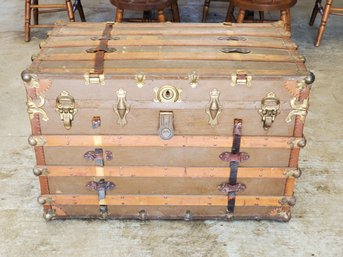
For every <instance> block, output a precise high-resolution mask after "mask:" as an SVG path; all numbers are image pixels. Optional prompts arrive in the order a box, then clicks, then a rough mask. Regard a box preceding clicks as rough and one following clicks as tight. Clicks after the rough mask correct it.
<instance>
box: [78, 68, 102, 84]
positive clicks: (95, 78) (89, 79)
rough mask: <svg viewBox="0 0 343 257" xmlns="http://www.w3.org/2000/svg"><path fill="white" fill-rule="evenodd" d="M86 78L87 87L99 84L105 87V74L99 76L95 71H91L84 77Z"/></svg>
mask: <svg viewBox="0 0 343 257" xmlns="http://www.w3.org/2000/svg"><path fill="white" fill-rule="evenodd" d="M83 77H84V78H85V85H89V84H99V85H101V86H103V85H105V74H99V73H96V72H94V71H90V72H88V73H85V74H84V75H83Z"/></svg>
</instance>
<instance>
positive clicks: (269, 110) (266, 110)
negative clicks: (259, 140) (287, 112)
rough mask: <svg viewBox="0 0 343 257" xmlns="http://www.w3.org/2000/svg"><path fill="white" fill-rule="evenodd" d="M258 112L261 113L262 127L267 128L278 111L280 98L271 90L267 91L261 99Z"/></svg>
mask: <svg viewBox="0 0 343 257" xmlns="http://www.w3.org/2000/svg"><path fill="white" fill-rule="evenodd" d="M258 113H259V114H260V115H261V118H262V120H261V121H262V123H263V128H264V129H265V130H268V129H269V128H270V127H271V126H272V124H273V122H274V120H275V118H276V116H277V115H278V114H279V113H280V99H279V98H278V97H276V95H275V94H274V93H273V92H270V93H268V94H267V96H266V97H264V98H263V99H262V100H261V109H259V110H258Z"/></svg>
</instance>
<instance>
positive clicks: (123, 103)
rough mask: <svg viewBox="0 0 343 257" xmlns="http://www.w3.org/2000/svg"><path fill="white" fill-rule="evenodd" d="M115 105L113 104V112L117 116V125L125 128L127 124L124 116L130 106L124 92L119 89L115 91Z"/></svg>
mask: <svg viewBox="0 0 343 257" xmlns="http://www.w3.org/2000/svg"><path fill="white" fill-rule="evenodd" d="M117 99H118V100H117V103H116V104H114V106H113V110H114V112H115V113H116V114H117V115H118V121H117V124H118V125H120V126H122V127H123V126H125V125H126V123H127V120H126V116H127V114H128V113H129V111H130V105H129V103H128V102H127V100H126V91H125V90H124V89H122V88H120V89H119V90H118V91H117Z"/></svg>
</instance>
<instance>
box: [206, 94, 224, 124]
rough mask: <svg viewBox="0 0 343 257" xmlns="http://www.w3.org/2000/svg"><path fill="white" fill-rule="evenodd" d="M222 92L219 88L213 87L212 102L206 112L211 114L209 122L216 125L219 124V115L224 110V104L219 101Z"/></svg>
mask: <svg viewBox="0 0 343 257" xmlns="http://www.w3.org/2000/svg"><path fill="white" fill-rule="evenodd" d="M219 95H220V92H219V91H218V90H217V89H212V90H211V92H210V102H209V103H208V105H207V107H206V113H207V114H208V116H209V120H208V124H210V125H211V127H214V126H216V125H217V124H218V116H219V114H220V113H221V112H222V110H223V106H222V105H221V103H220V101H219Z"/></svg>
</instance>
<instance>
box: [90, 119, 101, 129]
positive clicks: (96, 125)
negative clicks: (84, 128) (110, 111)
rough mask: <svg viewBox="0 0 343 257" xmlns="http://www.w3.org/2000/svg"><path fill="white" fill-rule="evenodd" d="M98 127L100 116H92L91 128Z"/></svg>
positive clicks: (99, 125)
mask: <svg viewBox="0 0 343 257" xmlns="http://www.w3.org/2000/svg"><path fill="white" fill-rule="evenodd" d="M99 127H101V118H100V116H94V117H93V118H92V128H93V129H96V128H99Z"/></svg>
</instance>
